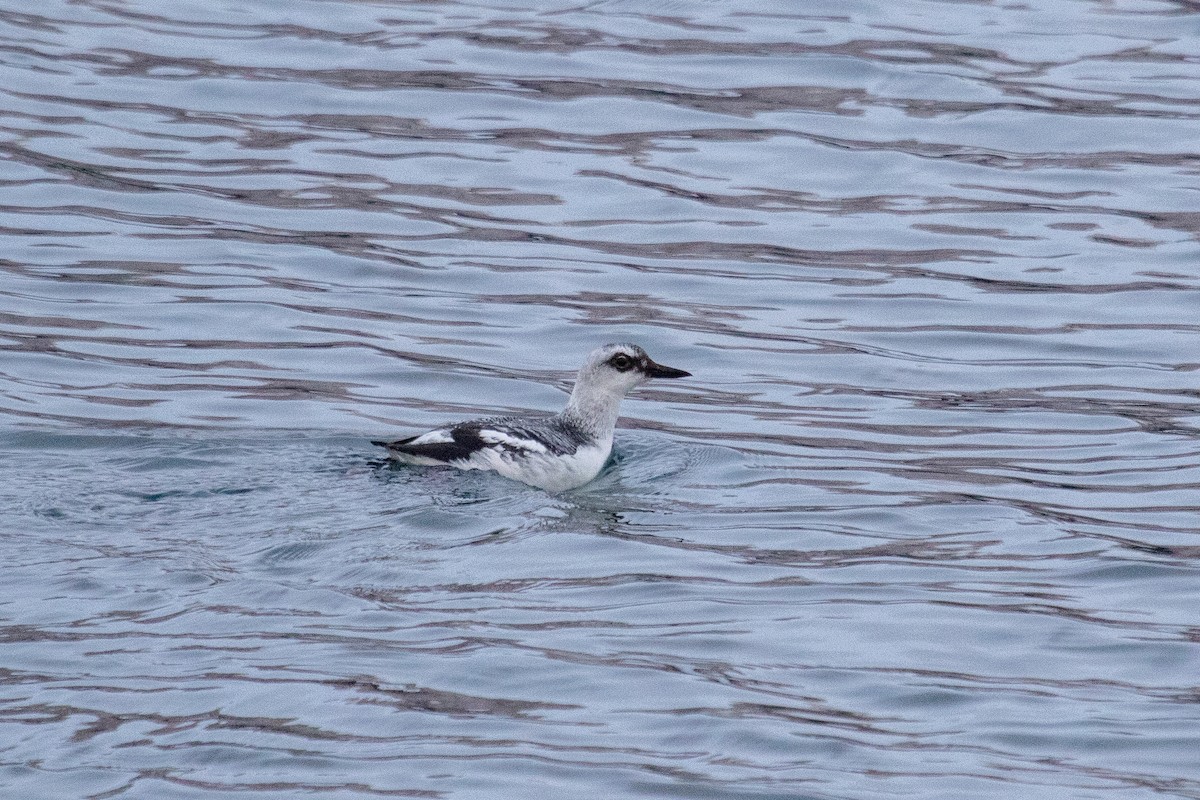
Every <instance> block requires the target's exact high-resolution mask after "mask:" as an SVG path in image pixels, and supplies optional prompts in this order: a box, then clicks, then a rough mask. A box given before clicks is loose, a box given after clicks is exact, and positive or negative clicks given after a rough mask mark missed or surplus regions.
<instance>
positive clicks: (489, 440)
mask: <svg viewBox="0 0 1200 800" xmlns="http://www.w3.org/2000/svg"><path fill="white" fill-rule="evenodd" d="M690 375H691V373H690V372H684V371H683V370H681V369H675V368H674V367H665V366H663V365H662V364H656V363H654V361H652V360H651V358H650V356H648V355H646V351H645V350H643V349H642V348H640V347H638V346H637V345H636V344H606V345H603V346H601V347H597V348H596V349H595V350H593V351H592V352H591V354H589V355H588V358H587V362H586V363H585V364H584V365H583V367H582V369H580V370H579V374H578V376H576V378H575V386H574V387H573V389H572V390H571V397H570V398H569V399H568V400H567V407H566V408H565V409H563V410H562V412H560V413H558V414H554V415H552V416H550V415H543V416H534V417H490V418H487V419H476V420H470V421H468V422H460V423H458V424H457V425H450V426H447V427H443V428H436V429H434V430H432V431H429V432H428V433H423V434H421V435H420V436H410V437H409V438H407V439H400V440H399V441H395V442H372V444H377V445H380V446H381V447H385V448H387V451H388V456H390V457H391V458H392V459H394V460H396V461H399V462H401V463H404V464H419V465H424V466H434V465H441V466H451V467H457V468H458V469H483V470H492V471H494V472H497V473H499V474H500V475H503V476H504V477H506V478H512V479H513V480H517V481H521V482H522V483H527V484H529V485H530V486H536V487H538V488H539V489H545V490H546V491H550V492H561V491H564V490H566V489H574V488H576V487H578V486H582V485H583V484H585V483H587V482H588V481H590V480H592V479H593V478H595V477H596V476H597V475H599V474H600V470H601V469H602V468H603V467H604V464H605V462H607V461H608V456H609V454H610V453H611V452H612V444H613V429H614V428H615V427H616V425H617V415H618V411H619V409H620V405H621V399H622V398H623V397H625V395H626V393H628V392H629V390H630V389H633V388H634V387H635V386H640V385H641V384H643V383H645V382H646V381H648V380H650V379H651V378H686V377H689V376H690Z"/></svg>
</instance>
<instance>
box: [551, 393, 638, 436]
mask: <svg viewBox="0 0 1200 800" xmlns="http://www.w3.org/2000/svg"><path fill="white" fill-rule="evenodd" d="M622 397H624V395H623V394H619V393H617V392H616V391H606V390H604V389H600V388H599V387H596V386H588V385H587V384H586V383H585V382H584V381H577V382H576V383H575V388H574V389H573V390H572V391H571V397H570V399H569V400H567V407H566V409H565V410H564V411H563V416H564V417H566V418H567V419H569V420H570V421H571V422H573V423H575V424H576V425H578V426H579V427H580V428H582V429H583V430H585V431H586V432H587V433H588V434H589V435H591V436H593V437H594V438H596V439H597V440H598V441H600V442H605V441H611V440H612V435H613V430H615V429H616V427H617V416H618V415H619V414H620V411H621V398H622Z"/></svg>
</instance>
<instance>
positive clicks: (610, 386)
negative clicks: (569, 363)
mask: <svg viewBox="0 0 1200 800" xmlns="http://www.w3.org/2000/svg"><path fill="white" fill-rule="evenodd" d="M689 375H691V373H690V372H684V371H683V370H681V369H675V368H674V367H667V366H663V365H662V364H658V363H655V362H654V360H652V359H651V358H650V356H648V355H646V351H645V350H643V349H642V348H640V347H638V346H637V345H636V344H606V345H602V346H600V347H597V348H596V349H595V350H593V351H592V352H591V353H590V354H589V355H588V359H587V362H586V363H585V364H584V365H583V368H582V369H580V370H579V376H578V377H577V378H576V379H575V387H574V389H573V390H572V392H571V399H570V401H568V403H567V411H568V412H570V413H572V414H573V415H574V416H575V417H576V418H577V419H579V420H580V421H582V422H585V423H587V424H588V425H589V426H593V427H595V428H596V429H597V430H605V429H607V431H608V432H609V433H610V434H611V431H612V428H613V426H614V425H615V424H616V421H617V409H618V407H619V406H620V404H621V398H623V397H624V396H625V395H626V394H627V393H628V392H629V390H630V389H633V388H634V387H635V386H640V385H642V384H643V383H645V382H646V381H648V380H650V379H651V378H686V377H688V376H689Z"/></svg>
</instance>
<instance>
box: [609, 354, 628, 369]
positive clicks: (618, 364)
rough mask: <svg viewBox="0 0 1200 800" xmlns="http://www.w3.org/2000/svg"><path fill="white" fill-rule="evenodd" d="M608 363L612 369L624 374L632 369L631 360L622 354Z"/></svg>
mask: <svg viewBox="0 0 1200 800" xmlns="http://www.w3.org/2000/svg"><path fill="white" fill-rule="evenodd" d="M608 363H610V364H612V365H613V368H614V369H617V370H620V371H621V372H626V371H628V370H629V369H631V368H632V367H633V359H632V358H630V357H629V356H627V355H625V354H624V353H617V354H616V355H615V356H613V357H612V358H610V359H609V360H608Z"/></svg>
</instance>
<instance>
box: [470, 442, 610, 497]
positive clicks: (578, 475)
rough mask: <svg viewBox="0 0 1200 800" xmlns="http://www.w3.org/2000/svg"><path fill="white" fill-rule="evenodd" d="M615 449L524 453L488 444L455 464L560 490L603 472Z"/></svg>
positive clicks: (594, 447) (556, 490)
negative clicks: (517, 453) (491, 471)
mask: <svg viewBox="0 0 1200 800" xmlns="http://www.w3.org/2000/svg"><path fill="white" fill-rule="evenodd" d="M610 452H612V443H611V442H609V443H608V446H607V447H601V446H596V445H593V446H589V447H580V448H579V449H578V450H576V451H575V452H574V453H571V454H570V455H551V454H550V453H523V454H521V455H514V454H513V453H512V451H505V450H503V449H501V448H492V447H488V448H485V449H483V450H480V451H478V452H476V453H473V454H472V455H471V457H470V458H468V459H466V460H465V461H456V462H454V465H455V466H456V467H460V468H461V469H490V470H495V471H496V472H498V473H500V474H501V475H503V476H504V477H506V478H512V479H513V480H516V481H521V482H522V483H527V484H529V485H530V486H536V487H538V488H539V489H545V490H546V491H548V492H561V491H565V490H567V489H574V488H575V487H577V486H582V485H583V484H585V483H587V482H588V481H590V480H591V479H592V478H595V477H596V476H597V475H599V474H600V470H601V469H603V468H604V463H605V462H606V461H608V454H609V453H610Z"/></svg>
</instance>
